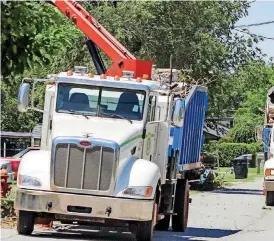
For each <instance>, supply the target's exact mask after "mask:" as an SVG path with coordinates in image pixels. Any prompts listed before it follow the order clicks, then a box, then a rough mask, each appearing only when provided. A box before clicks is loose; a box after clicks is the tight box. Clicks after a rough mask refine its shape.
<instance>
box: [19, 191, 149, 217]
mask: <svg viewBox="0 0 274 241" xmlns="http://www.w3.org/2000/svg"><path fill="white" fill-rule="evenodd" d="M49 203H51V205H50V206H51V208H49V205H48V204H49ZM68 206H78V207H79V206H80V207H87V208H91V209H92V211H91V213H77V212H70V211H68ZM14 208H15V209H18V210H25V211H32V212H43V213H53V214H62V215H70V216H76V217H77V216H78V217H90V218H104V219H118V220H136V221H147V220H151V218H152V210H153V200H140V199H139V200H136V199H124V198H110V197H98V196H90V195H77V194H66V193H55V192H47V191H36V190H26V189H18V190H17V193H16V199H15V203H14ZM108 208H111V213H110V214H109V215H108V214H107V213H106V210H107V209H108Z"/></svg>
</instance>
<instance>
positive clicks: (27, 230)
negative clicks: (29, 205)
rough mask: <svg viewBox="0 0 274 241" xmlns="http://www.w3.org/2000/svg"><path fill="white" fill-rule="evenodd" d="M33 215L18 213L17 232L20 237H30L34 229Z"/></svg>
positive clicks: (24, 212) (25, 212) (31, 213)
mask: <svg viewBox="0 0 274 241" xmlns="http://www.w3.org/2000/svg"><path fill="white" fill-rule="evenodd" d="M34 221H35V213H33V212H27V211H19V212H18V217H17V232H18V233H19V234H22V235H30V234H31V233H32V232H33V229H34Z"/></svg>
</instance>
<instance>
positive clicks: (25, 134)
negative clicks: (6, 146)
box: [1, 131, 31, 139]
mask: <svg viewBox="0 0 274 241" xmlns="http://www.w3.org/2000/svg"><path fill="white" fill-rule="evenodd" d="M1 137H8V138H15V139H16V138H26V139H28V138H31V133H28V132H11V131H1Z"/></svg>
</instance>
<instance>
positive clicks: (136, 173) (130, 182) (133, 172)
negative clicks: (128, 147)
mask: <svg viewBox="0 0 274 241" xmlns="http://www.w3.org/2000/svg"><path fill="white" fill-rule="evenodd" d="M159 180H161V172H160V169H159V167H158V166H157V165H156V164H155V163H153V162H150V161H147V160H144V159H137V158H136V157H131V158H129V159H128V160H127V162H126V164H125V165H124V166H123V167H122V168H121V169H120V171H119V173H118V176H117V181H116V186H115V191H114V196H116V197H128V198H134V199H144V197H142V196H131V195H124V194H123V190H124V189H126V188H127V187H134V186H135V187H142V186H151V187H153V191H152V195H151V197H150V198H149V199H153V198H154V195H155V191H156V188H157V184H158V182H159ZM145 199H148V198H145Z"/></svg>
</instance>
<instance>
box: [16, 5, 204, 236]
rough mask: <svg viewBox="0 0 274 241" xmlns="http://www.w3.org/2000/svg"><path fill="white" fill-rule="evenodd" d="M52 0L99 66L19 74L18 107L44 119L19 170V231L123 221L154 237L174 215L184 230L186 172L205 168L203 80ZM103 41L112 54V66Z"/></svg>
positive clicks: (178, 227)
mask: <svg viewBox="0 0 274 241" xmlns="http://www.w3.org/2000/svg"><path fill="white" fill-rule="evenodd" d="M54 4H55V5H56V6H57V7H58V8H59V9H60V10H61V11H62V12H63V13H64V14H65V15H66V16H68V17H69V18H71V19H72V20H73V21H74V23H75V24H76V26H78V27H79V28H80V29H81V30H82V31H83V32H84V33H85V34H86V36H88V37H89V38H90V39H89V40H88V41H89V42H88V46H89V50H90V52H91V54H92V58H93V61H94V64H95V67H96V69H97V72H98V73H99V74H97V75H94V74H93V73H89V72H88V70H87V68H85V67H75V68H74V70H73V71H72V70H69V71H65V72H63V73H60V74H58V75H54V76H49V77H48V78H47V79H32V80H30V79H24V80H23V81H22V84H21V86H20V89H19V93H18V109H19V111H22V112H25V111H27V110H28V109H34V110H37V111H40V112H42V113H43V124H42V139H41V147H40V150H38V151H37V150H36V151H30V152H29V153H27V154H26V155H25V156H24V157H23V158H22V161H21V164H20V167H19V170H18V182H17V186H18V188H17V194H16V200H15V204H14V206H15V209H17V211H18V219H17V230H18V233H19V234H25V235H27V234H31V233H32V231H33V228H34V224H35V223H37V224H39V223H40V224H46V223H49V222H51V221H61V222H63V223H73V222H78V223H79V224H83V223H85V224H96V225H108V226H117V225H118V226H123V227H126V228H128V229H129V231H131V232H133V233H134V234H135V235H136V238H137V240H152V236H153V229H154V227H155V228H157V229H159V230H168V229H169V224H170V222H171V223H172V229H173V231H179V232H180V231H182V232H183V231H184V230H185V229H186V227H187V220H188V210H189V203H190V198H189V184H188V180H190V179H192V178H193V176H194V175H196V174H197V170H199V169H200V168H201V162H200V151H201V147H202V140H203V126H204V118H205V111H206V109H207V90H206V88H204V87H202V86H195V85H194V86H189V85H185V84H183V83H179V82H178V83H176V80H175V78H173V81H171V79H169V80H166V79H165V78H162V77H161V78H160V76H161V73H159V72H158V74H157V71H156V70H157V69H156V70H155V71H154V72H153V71H152V68H151V67H152V63H151V62H150V61H142V60H136V59H135V58H134V57H133V56H132V55H131V54H130V53H129V52H126V50H125V49H124V47H123V46H121V45H120V44H118V43H116V42H115V41H116V40H115V39H114V37H113V36H111V35H110V34H109V33H108V32H107V31H106V30H105V29H104V28H103V27H100V25H99V23H97V22H95V20H94V19H93V18H92V17H91V16H90V15H88V13H87V12H85V11H84V10H83V9H82V8H81V6H80V5H79V4H78V3H76V2H74V1H56V2H54ZM95 23H96V24H95ZM91 33H92V34H91ZM94 36H95V37H94ZM98 36H99V37H100V38H99V40H98V39H97V38H96V37H98ZM93 40H94V41H93ZM113 43H115V44H113ZM96 46H99V47H100V48H101V50H103V51H104V52H106V53H107V54H108V55H109V57H110V58H111V59H112V60H113V65H112V66H111V68H110V69H109V70H107V71H105V70H104V68H103V64H102V62H100V58H99V55H98V51H96ZM110 46H111V47H110ZM109 49H110V50H111V51H110V50H109ZM174 73H176V71H174ZM170 75H172V74H170ZM38 82H44V83H45V84H46V90H45V99H44V108H43V110H39V109H38V108H36V107H35V105H34V93H35V89H36V85H37V83H38ZM30 91H31V92H30ZM30 96H31V100H29V97H30Z"/></svg>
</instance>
